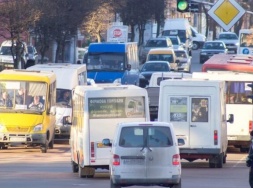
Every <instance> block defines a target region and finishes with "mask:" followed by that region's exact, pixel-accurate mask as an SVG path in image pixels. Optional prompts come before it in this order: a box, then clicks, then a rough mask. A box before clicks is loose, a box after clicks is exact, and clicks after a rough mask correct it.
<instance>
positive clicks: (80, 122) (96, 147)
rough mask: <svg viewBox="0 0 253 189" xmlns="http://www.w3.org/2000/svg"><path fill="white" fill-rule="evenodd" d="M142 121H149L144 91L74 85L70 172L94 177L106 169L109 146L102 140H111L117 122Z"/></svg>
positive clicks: (108, 85)
mask: <svg viewBox="0 0 253 189" xmlns="http://www.w3.org/2000/svg"><path fill="white" fill-rule="evenodd" d="M145 121H149V108H148V95H147V91H146V89H143V88H140V87H137V86H135V85H120V84H97V85H95V86H90V85H89V86H77V87H76V88H75V93H74V96H73V118H72V126H71V136H70V141H69V143H70V149H71V162H72V170H73V172H78V173H79V177H93V176H94V174H95V169H97V168H102V169H109V159H110V152H111V147H109V146H104V145H103V144H102V140H103V139H105V138H113V136H114V133H115V129H116V125H117V124H118V123H120V122H145Z"/></svg>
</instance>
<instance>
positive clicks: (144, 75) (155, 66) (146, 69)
mask: <svg viewBox="0 0 253 189" xmlns="http://www.w3.org/2000/svg"><path fill="white" fill-rule="evenodd" d="M169 71H170V63H169V62H167V61H147V62H145V63H144V64H143V65H142V67H141V69H140V76H139V78H140V82H139V85H140V87H146V86H147V85H148V84H149V80H150V78H151V75H152V74H153V73H154V72H169Z"/></svg>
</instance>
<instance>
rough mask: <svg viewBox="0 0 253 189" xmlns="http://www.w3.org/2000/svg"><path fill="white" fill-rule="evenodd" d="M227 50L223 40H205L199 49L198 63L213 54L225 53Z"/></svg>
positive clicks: (201, 62)
mask: <svg viewBox="0 0 253 189" xmlns="http://www.w3.org/2000/svg"><path fill="white" fill-rule="evenodd" d="M227 52H228V50H227V47H226V45H225V43H224V42H223V41H206V42H205V43H204V45H203V48H202V49H201V51H200V56H199V63H200V64H203V63H204V62H205V61H207V60H208V59H209V58H211V57H212V56H213V55H214V54H219V53H225V54H227Z"/></svg>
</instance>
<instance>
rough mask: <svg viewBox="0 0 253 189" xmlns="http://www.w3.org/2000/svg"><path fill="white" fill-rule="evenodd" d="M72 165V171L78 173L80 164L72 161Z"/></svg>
mask: <svg viewBox="0 0 253 189" xmlns="http://www.w3.org/2000/svg"><path fill="white" fill-rule="evenodd" d="M71 165H72V172H73V173H77V172H78V164H76V163H75V162H74V161H71Z"/></svg>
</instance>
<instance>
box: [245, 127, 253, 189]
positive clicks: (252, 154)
mask: <svg viewBox="0 0 253 189" xmlns="http://www.w3.org/2000/svg"><path fill="white" fill-rule="evenodd" d="M250 139H251V144H250V148H249V155H248V157H247V159H246V164H247V167H249V168H250V169H249V185H250V187H251V188H253V161H252V160H253V130H252V131H251V132H250Z"/></svg>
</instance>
